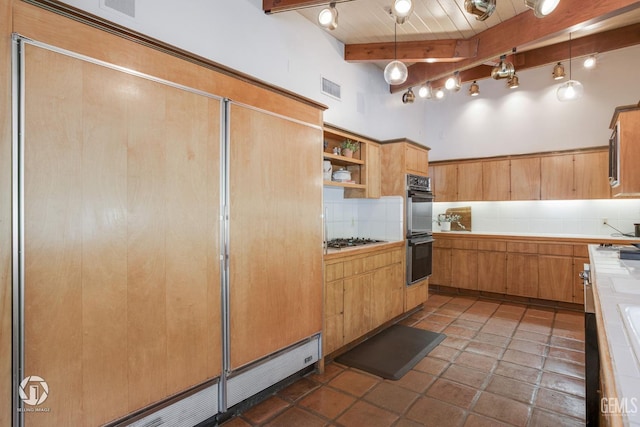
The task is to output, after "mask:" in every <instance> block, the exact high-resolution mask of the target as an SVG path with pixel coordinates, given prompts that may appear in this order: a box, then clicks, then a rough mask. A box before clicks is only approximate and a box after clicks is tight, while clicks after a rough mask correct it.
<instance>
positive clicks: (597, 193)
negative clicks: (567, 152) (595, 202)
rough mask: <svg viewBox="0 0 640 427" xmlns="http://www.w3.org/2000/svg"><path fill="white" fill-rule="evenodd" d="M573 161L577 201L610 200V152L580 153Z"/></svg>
mask: <svg viewBox="0 0 640 427" xmlns="http://www.w3.org/2000/svg"><path fill="white" fill-rule="evenodd" d="M573 159H574V163H573V173H574V181H575V187H576V195H575V197H576V199H608V198H610V197H611V186H610V185H609V178H608V176H609V152H608V151H597V152H593V153H579V154H575V155H574V156H573Z"/></svg>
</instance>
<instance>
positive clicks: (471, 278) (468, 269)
mask: <svg viewBox="0 0 640 427" xmlns="http://www.w3.org/2000/svg"><path fill="white" fill-rule="evenodd" d="M451 284H452V286H455V287H457V288H464V289H478V242H476V241H475V240H466V239H456V240H454V241H453V242H452V248H451Z"/></svg>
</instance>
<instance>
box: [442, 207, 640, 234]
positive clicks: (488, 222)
mask: <svg viewBox="0 0 640 427" xmlns="http://www.w3.org/2000/svg"><path fill="white" fill-rule="evenodd" d="M462 206H471V213H472V220H473V231H474V232H485V233H486V232H498V233H541V234H544V233H552V234H572V235H573V234H577V235H593V236H612V235H614V236H615V235H616V233H617V231H615V230H614V229H612V228H611V227H609V226H606V225H604V224H603V220H604V219H607V222H608V223H609V224H610V225H611V226H612V227H615V228H616V229H618V230H620V231H621V232H623V233H631V234H633V232H634V226H633V224H634V223H640V200H638V199H620V200H619V199H611V200H532V201H506V202H436V203H434V205H433V216H434V218H435V217H437V215H438V214H439V213H444V212H445V211H446V210H447V209H448V208H452V207H462ZM434 231H438V225H437V224H434Z"/></svg>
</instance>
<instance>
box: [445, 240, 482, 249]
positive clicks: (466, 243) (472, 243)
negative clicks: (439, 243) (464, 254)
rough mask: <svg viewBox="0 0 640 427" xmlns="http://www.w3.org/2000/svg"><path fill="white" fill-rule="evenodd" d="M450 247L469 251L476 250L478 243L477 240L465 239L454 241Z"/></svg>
mask: <svg viewBox="0 0 640 427" xmlns="http://www.w3.org/2000/svg"><path fill="white" fill-rule="evenodd" d="M451 247H452V248H453V249H469V250H476V249H478V241H477V240H467V239H459V240H458V239H456V240H454V241H453V242H452V243H451Z"/></svg>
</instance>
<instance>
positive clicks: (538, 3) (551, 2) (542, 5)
mask: <svg viewBox="0 0 640 427" xmlns="http://www.w3.org/2000/svg"><path fill="white" fill-rule="evenodd" d="M559 3H560V0H524V5H525V6H527V7H528V8H530V9H533V14H534V15H535V16H536V17H537V18H544V17H545V16H547V15H549V14H550V13H551V12H553V11H554V10H555V9H556V7H558V4H559Z"/></svg>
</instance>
